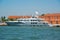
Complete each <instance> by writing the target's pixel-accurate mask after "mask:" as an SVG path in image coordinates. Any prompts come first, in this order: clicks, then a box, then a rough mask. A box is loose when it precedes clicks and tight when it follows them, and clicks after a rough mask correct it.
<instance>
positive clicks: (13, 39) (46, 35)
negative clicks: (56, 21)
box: [0, 26, 60, 40]
mask: <svg viewBox="0 0 60 40" xmlns="http://www.w3.org/2000/svg"><path fill="white" fill-rule="evenodd" d="M0 40H60V27H46V26H45V27H40V26H0Z"/></svg>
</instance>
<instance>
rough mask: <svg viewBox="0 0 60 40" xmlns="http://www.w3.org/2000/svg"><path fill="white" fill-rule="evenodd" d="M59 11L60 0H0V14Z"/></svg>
mask: <svg viewBox="0 0 60 40" xmlns="http://www.w3.org/2000/svg"><path fill="white" fill-rule="evenodd" d="M36 11H37V12H38V13H39V15H41V14H46V13H60V0H0V16H10V15H11V16H12V15H18V16H19V15H34V14H35V12H36Z"/></svg>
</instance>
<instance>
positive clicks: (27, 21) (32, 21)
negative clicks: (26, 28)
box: [6, 16, 49, 26]
mask: <svg viewBox="0 0 60 40" xmlns="http://www.w3.org/2000/svg"><path fill="white" fill-rule="evenodd" d="M6 23H7V25H39V26H49V25H48V22H46V21H45V20H44V19H42V18H37V17H34V16H33V17H31V18H20V19H17V20H16V21H6Z"/></svg>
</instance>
